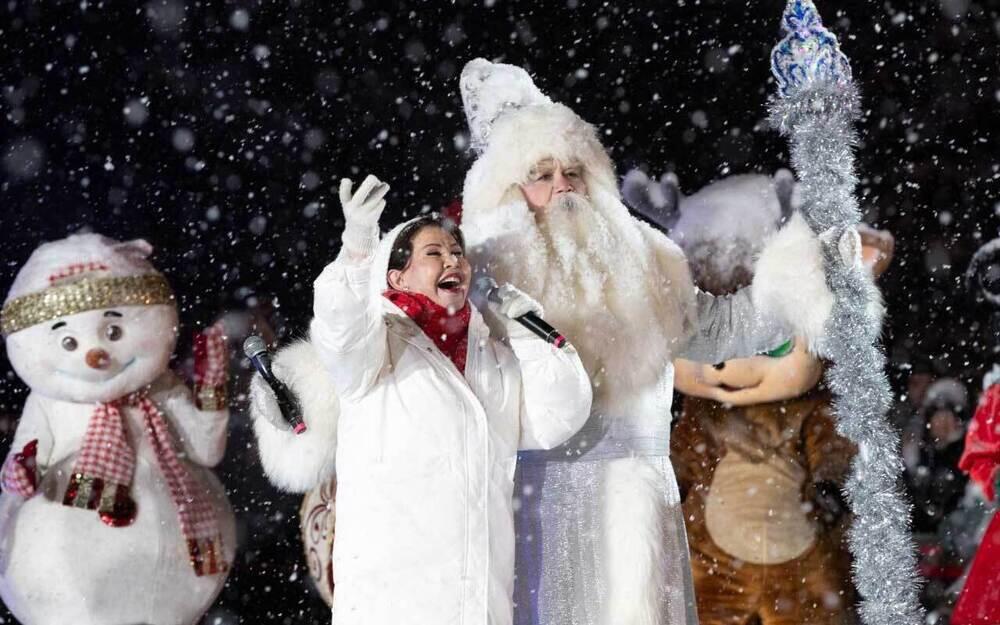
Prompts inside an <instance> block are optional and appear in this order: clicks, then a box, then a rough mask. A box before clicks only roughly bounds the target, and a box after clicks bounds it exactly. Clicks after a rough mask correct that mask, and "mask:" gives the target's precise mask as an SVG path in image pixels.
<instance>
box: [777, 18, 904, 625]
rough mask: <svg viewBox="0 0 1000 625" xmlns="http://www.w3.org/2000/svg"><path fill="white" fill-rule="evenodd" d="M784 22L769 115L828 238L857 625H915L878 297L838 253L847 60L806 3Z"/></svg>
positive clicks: (845, 182)
mask: <svg viewBox="0 0 1000 625" xmlns="http://www.w3.org/2000/svg"><path fill="white" fill-rule="evenodd" d="M782 29H783V31H784V32H785V37H784V39H782V40H781V41H780V42H779V43H778V45H776V46H775V47H774V49H773V50H772V52H771V71H772V73H773V74H774V76H775V78H776V79H777V82H778V90H779V96H778V97H776V98H774V99H773V100H772V102H771V104H770V120H771V123H772V124H773V125H774V126H775V127H776V128H777V129H778V130H779V131H780V132H781V133H782V134H784V135H786V136H788V137H789V140H790V143H791V161H792V165H793V167H794V169H795V171H796V172H797V174H798V177H799V181H800V190H801V193H802V195H801V198H802V212H803V216H804V217H805V219H806V221H807V222H808V223H809V225H810V226H811V227H812V228H813V230H814V231H815V232H817V233H824V235H823V236H822V238H823V239H824V240H825V241H826V244H825V245H824V248H825V249H824V254H825V255H826V256H827V258H826V263H825V264H826V271H827V280H828V283H829V286H830V288H831V290H832V291H833V293H834V296H835V303H834V307H833V311H832V315H831V318H830V321H829V322H828V324H827V328H826V330H827V332H826V338H825V339H824V341H823V343H822V345H821V349H822V351H823V355H824V356H826V357H827V358H829V359H830V360H831V361H832V366H831V367H830V368H829V370H828V373H827V378H826V380H827V384H828V385H829V387H830V389H831V391H832V392H833V394H834V406H833V408H834V414H835V415H836V418H837V428H838V430H839V431H840V432H841V433H842V434H843V435H844V436H846V437H848V438H849V439H850V440H852V441H853V442H854V443H856V444H857V446H858V454H857V456H856V458H855V460H854V462H853V465H852V471H851V476H850V478H849V480H848V483H847V486H846V491H847V492H846V495H847V499H848V501H849V502H850V504H851V508H852V509H853V511H854V515H855V520H854V524H853V526H852V527H851V530H850V533H849V535H848V541H849V545H850V548H851V552H852V554H853V556H854V578H855V583H856V585H857V588H858V591H859V593H860V595H861V604H860V606H859V612H860V616H861V619H862V622H863V623H865V625H890V624H891V625H900V624H912V625H916V624H917V623H920V622H921V621H922V620H923V618H922V617H923V611H922V609H921V608H920V606H919V603H918V577H917V572H916V555H915V551H914V547H913V542H912V538H911V534H910V510H909V504H908V502H907V501H906V498H905V496H904V495H903V493H902V489H901V487H900V485H899V476H900V475H901V473H902V471H903V464H902V459H901V456H900V452H899V448H900V441H899V435H898V433H897V432H896V431H895V429H894V428H893V427H892V426H891V425H890V424H889V422H888V420H887V418H886V413H887V412H888V410H889V407H890V404H891V402H892V393H891V390H890V387H889V382H888V380H887V378H886V375H885V355H884V354H883V352H882V349H881V347H880V342H879V337H880V333H881V329H882V306H881V300H880V296H879V293H878V292H877V290H876V289H875V286H874V284H873V283H872V280H871V278H870V276H868V275H866V273H865V271H864V269H863V268H861V267H858V266H856V265H851V264H850V263H848V264H846V265H845V264H843V263H841V262H839V261H837V262H835V259H836V256H837V254H843V253H849V252H850V250H849V249H845V247H847V248H849V247H850V246H849V245H847V246H845V245H844V241H845V238H844V237H843V236H842V235H844V233H845V232H850V229H852V228H854V226H855V225H857V223H858V221H859V219H860V211H859V209H858V204H857V200H856V199H855V196H854V188H855V186H856V185H857V177H856V176H855V173H854V154H853V147H854V145H855V144H856V141H857V137H856V135H855V131H854V128H853V124H854V122H855V121H856V120H857V119H858V117H859V109H860V106H859V98H858V92H857V89H856V87H855V85H854V82H853V80H852V78H851V67H850V64H849V63H848V60H847V57H846V56H844V54H843V53H842V52H841V51H840V48H839V45H838V44H837V39H836V38H835V37H834V36H833V34H832V33H830V32H829V31H828V30H827V29H826V28H824V27H823V24H822V22H821V20H820V17H819V14H818V12H817V10H816V7H815V6H814V5H813V3H812V2H811V1H810V0H790V1H789V3H788V5H787V6H786V8H785V11H784V14H783V16H782ZM838 241H840V245H839V246H838V244H837V242H838ZM838 247H839V249H838Z"/></svg>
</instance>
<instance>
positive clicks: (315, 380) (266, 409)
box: [250, 341, 340, 493]
mask: <svg viewBox="0 0 1000 625" xmlns="http://www.w3.org/2000/svg"><path fill="white" fill-rule="evenodd" d="M274 374H275V375H276V376H277V377H278V378H279V379H280V380H281V381H282V382H284V383H285V384H286V385H287V386H288V388H289V390H291V391H292V393H293V394H294V395H295V397H296V399H297V400H298V401H299V406H301V408H302V419H303V420H304V421H305V423H306V426H307V428H308V429H307V430H306V431H305V432H303V433H302V434H293V433H292V431H291V429H290V428H286V427H285V426H286V424H285V422H284V420H283V419H282V416H281V411H280V410H279V409H278V403H277V401H275V399H274V394H273V393H272V392H271V389H270V388H269V387H268V386H267V384H265V383H264V381H263V380H262V379H261V378H260V376H259V375H255V376H254V378H253V380H252V381H251V383H250V414H251V416H252V417H253V420H254V424H253V425H254V433H255V434H256V435H257V443H258V447H259V450H260V459H261V464H263V466H264V472H265V473H267V477H268V479H270V480H271V483H272V484H274V485H275V486H277V487H278V488H280V489H281V490H284V491H289V492H299V493H304V492H306V491H308V490H310V489H312V488H314V487H316V486H318V485H319V484H322V483H324V482H326V481H327V480H329V479H330V478H331V477H332V476H333V474H334V468H335V461H336V448H337V418H338V416H339V414H340V401H339V400H338V398H337V395H336V393H335V392H334V390H333V386H332V385H331V384H330V380H329V379H328V377H327V376H328V374H327V372H326V368H325V367H324V366H323V364H322V362H320V360H319V356H318V355H317V354H316V350H315V349H314V348H313V346H312V344H311V343H310V342H308V341H298V342H296V343H292V344H291V345H289V346H287V347H285V348H283V349H281V350H278V353H277V354H275V357H274Z"/></svg>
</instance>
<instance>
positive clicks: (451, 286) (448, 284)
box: [437, 274, 462, 293]
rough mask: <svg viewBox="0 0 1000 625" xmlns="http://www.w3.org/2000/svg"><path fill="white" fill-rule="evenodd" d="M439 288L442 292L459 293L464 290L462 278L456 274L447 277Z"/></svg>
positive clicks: (439, 284)
mask: <svg viewBox="0 0 1000 625" xmlns="http://www.w3.org/2000/svg"><path fill="white" fill-rule="evenodd" d="M437 287H438V288H439V289H441V290H442V291H449V292H452V293H457V292H458V291H459V290H460V289H461V288H462V277H461V276H459V275H455V274H452V275H448V276H445V277H443V278H441V281H440V282H438V283H437Z"/></svg>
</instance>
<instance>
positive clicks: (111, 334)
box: [104, 326, 124, 341]
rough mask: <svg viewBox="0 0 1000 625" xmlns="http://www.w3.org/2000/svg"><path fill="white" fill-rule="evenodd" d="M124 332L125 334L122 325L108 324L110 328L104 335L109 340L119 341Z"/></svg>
mask: <svg viewBox="0 0 1000 625" xmlns="http://www.w3.org/2000/svg"><path fill="white" fill-rule="evenodd" d="M122 334H124V332H123V331H122V327H121V326H108V328H107V329H106V330H105V331H104V335H105V336H106V337H108V340H109V341H117V340H118V339H120V338H121V337H122Z"/></svg>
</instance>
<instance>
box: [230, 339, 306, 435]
mask: <svg viewBox="0 0 1000 625" xmlns="http://www.w3.org/2000/svg"><path fill="white" fill-rule="evenodd" d="M243 353H244V354H246V356H247V358H249V359H250V362H251V363H253V368H254V369H256V370H257V371H258V372H259V373H260V377H262V378H264V381H265V382H267V385H268V386H270V387H271V391H272V392H273V393H274V398H275V399H277V400H278V409H279V410H281V416H282V417H284V418H285V421H288V423H289V424H291V426H292V430H293V431H294V432H295V433H296V434H301V433H303V432H305V431H306V424H305V423H304V422H303V421H302V410H301V409H300V408H299V403H298V402H297V401H295V396H294V395H292V392H291V391H290V390H288V387H287V386H285V385H284V383H283V382H282V381H281V380H279V379H278V378H277V377H275V375H274V372H273V371H271V354H269V353H268V351H267V345H266V344H265V343H264V339H262V338H260V337H259V336H257V335H255V334H252V335H250V336H248V337H247V340H245V341H243Z"/></svg>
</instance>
